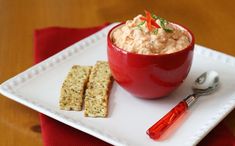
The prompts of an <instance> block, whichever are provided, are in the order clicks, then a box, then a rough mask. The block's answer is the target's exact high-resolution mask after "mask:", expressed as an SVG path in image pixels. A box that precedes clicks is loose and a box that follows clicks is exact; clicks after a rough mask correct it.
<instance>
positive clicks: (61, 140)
mask: <svg viewBox="0 0 235 146" xmlns="http://www.w3.org/2000/svg"><path fill="white" fill-rule="evenodd" d="M107 25H108V23H106V24H103V25H101V26H97V27H92V28H61V27H49V28H45V29H38V30H36V31H35V34H34V53H35V54H34V55H35V56H34V57H35V63H38V62H40V61H42V60H44V59H46V58H47V57H50V56H52V55H53V54H55V53H57V52H59V51H61V50H62V49H64V48H66V47H68V46H70V45H72V44H73V43H75V42H77V41H79V40H81V39H83V38H85V37H87V36H89V35H91V34H92V33H95V32H96V31H98V30H100V29H102V28H103V27H105V26H107ZM40 122H41V129H42V137H43V143H44V145H45V146H110V144H108V143H106V142H104V141H102V140H99V139H97V138H95V137H93V136H90V135H88V134H86V133H84V132H82V131H79V130H77V129H74V128H72V127H69V126H67V125H65V124H63V123H60V122H59V121H56V120H54V119H51V118H50V117H47V116H45V115H43V114H40ZM198 145H200V146H235V138H234V136H233V134H232V132H231V131H230V130H229V129H228V128H227V127H226V126H225V125H224V124H223V122H221V123H220V124H219V125H218V126H217V127H216V128H214V129H213V130H212V131H211V132H210V133H209V134H208V135H207V136H206V137H205V138H204V139H203V140H202V141H201V142H200V143H199V144H198Z"/></svg>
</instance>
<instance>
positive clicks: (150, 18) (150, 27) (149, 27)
mask: <svg viewBox="0 0 235 146" xmlns="http://www.w3.org/2000/svg"><path fill="white" fill-rule="evenodd" d="M145 15H146V19H147V27H148V29H149V31H151V30H152V24H151V20H152V17H151V14H150V13H149V12H148V11H146V10H145Z"/></svg>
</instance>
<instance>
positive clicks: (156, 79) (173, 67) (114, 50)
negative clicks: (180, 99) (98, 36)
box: [107, 23, 194, 99]
mask: <svg viewBox="0 0 235 146" xmlns="http://www.w3.org/2000/svg"><path fill="white" fill-rule="evenodd" d="M121 25H123V23H121V24H119V25H117V26H115V27H113V28H112V29H111V30H110V31H109V33H108V36H107V43H108V45H107V47H108V49H107V53H108V62H109V66H110V69H111V72H112V75H113V77H114V79H115V80H116V81H117V83H118V84H119V85H120V86H121V87H123V88H124V89H125V90H127V91H128V92H129V93H131V94H132V95H134V96H136V97H141V98H146V99H154V98H160V97H164V96H167V95H169V94H170V93H171V92H172V91H174V90H175V89H176V88H177V87H179V85H180V84H181V83H182V82H183V81H184V79H185V78H186V77H187V75H188V73H189V70H190V68H191V64H192V60H193V50H194V36H193V34H192V32H191V31H190V30H188V29H187V28H185V27H183V26H180V25H178V24H175V23H174V25H176V26H178V27H180V28H182V29H185V30H186V31H187V32H188V34H189V37H190V38H191V43H190V44H189V46H188V47H187V48H185V49H183V50H181V51H178V52H175V53H171V54H163V55H142V54H135V53H131V52H127V51H125V50H123V49H121V48H119V47H117V46H115V45H114V44H113V42H112V39H111V37H112V36H111V35H112V32H113V30H114V29H116V28H118V27H120V26H121Z"/></svg>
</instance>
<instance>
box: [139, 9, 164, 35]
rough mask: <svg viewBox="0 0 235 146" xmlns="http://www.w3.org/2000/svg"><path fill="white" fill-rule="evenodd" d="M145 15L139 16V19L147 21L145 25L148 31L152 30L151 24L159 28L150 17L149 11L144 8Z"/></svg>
mask: <svg viewBox="0 0 235 146" xmlns="http://www.w3.org/2000/svg"><path fill="white" fill-rule="evenodd" d="M145 15H146V17H140V19H141V20H144V21H146V22H147V27H148V29H149V31H151V30H152V26H154V27H156V28H160V26H159V25H158V24H157V23H156V22H155V20H154V19H153V18H152V16H151V14H150V12H148V11H146V10H145Z"/></svg>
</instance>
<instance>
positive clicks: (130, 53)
mask: <svg viewBox="0 0 235 146" xmlns="http://www.w3.org/2000/svg"><path fill="white" fill-rule="evenodd" d="M170 23H172V24H174V25H176V26H178V27H181V28H183V29H184V30H186V31H187V32H188V33H189V35H190V36H191V42H190V44H189V45H188V46H187V47H186V48H184V49H182V50H180V51H177V52H173V53H169V54H156V55H152V54H150V55H148V54H137V53H132V52H129V51H126V50H124V49H122V48H120V47H118V46H116V45H115V44H113V42H112V40H111V34H112V32H113V30H115V29H116V28H117V27H119V26H121V25H124V24H125V22H120V23H119V24H117V25H115V26H114V27H113V28H111V29H110V30H109V32H108V35H107V42H108V45H109V44H111V46H112V47H113V48H115V49H116V50H117V51H118V52H122V53H124V54H126V55H133V56H142V57H164V56H171V55H177V54H181V53H183V52H185V51H188V50H191V49H193V48H194V44H195V37H194V35H193V33H192V32H191V30H189V29H188V28H187V27H185V26H183V25H180V24H178V23H174V22H170Z"/></svg>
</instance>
